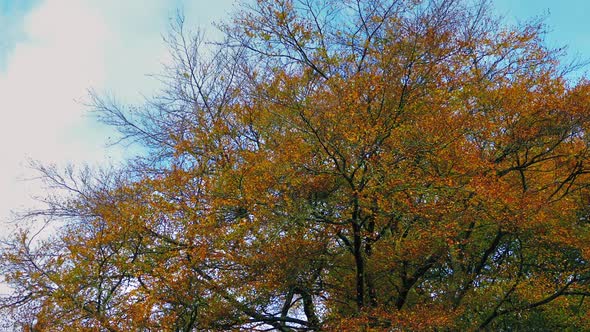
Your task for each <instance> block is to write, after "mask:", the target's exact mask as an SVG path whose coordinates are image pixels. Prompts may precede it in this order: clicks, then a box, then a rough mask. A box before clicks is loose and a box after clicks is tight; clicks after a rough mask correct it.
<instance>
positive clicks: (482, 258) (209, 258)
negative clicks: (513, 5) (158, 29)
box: [2, 0, 590, 331]
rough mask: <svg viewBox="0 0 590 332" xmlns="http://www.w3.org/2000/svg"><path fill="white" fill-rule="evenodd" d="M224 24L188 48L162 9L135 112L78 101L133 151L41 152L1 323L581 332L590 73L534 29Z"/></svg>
mask: <svg viewBox="0 0 590 332" xmlns="http://www.w3.org/2000/svg"><path fill="white" fill-rule="evenodd" d="M222 29H223V30H224V31H225V33H226V40H225V41H224V42H223V43H220V44H218V45H217V46H216V47H213V46H210V48H209V50H211V49H212V50H213V51H209V52H205V51H204V50H203V48H202V46H201V45H202V43H201V41H202V38H201V37H200V36H199V35H197V37H190V36H189V34H187V33H186V32H185V31H184V28H183V25H182V18H181V19H180V20H179V24H178V25H177V26H176V29H175V30H174V31H173V33H172V35H171V37H170V38H169V40H168V41H169V44H170V47H171V50H172V55H173V58H174V61H175V63H174V66H172V67H170V68H167V75H165V76H164V77H163V78H164V82H165V83H166V88H165V89H164V91H162V94H161V95H160V96H159V97H158V98H155V99H154V100H152V101H150V102H149V103H148V104H147V105H146V106H145V107H141V108H125V107H122V106H120V105H117V104H116V103H113V102H111V101H109V100H108V99H105V98H102V97H95V106H96V111H97V114H98V115H99V118H100V119H101V120H102V121H104V122H106V123H108V124H111V125H114V126H115V127H117V128H118V129H119V130H120V131H121V133H122V135H123V136H122V139H124V140H132V141H135V142H139V143H141V144H143V145H144V146H145V147H146V148H147V149H149V154H148V155H147V156H144V157H141V158H138V159H137V160H134V161H132V162H130V164H129V165H128V166H127V167H124V168H123V169H120V170H116V171H111V172H102V173H98V174H95V175H93V174H92V173H91V172H82V173H81V174H80V176H76V173H75V172H74V171H72V170H66V171H65V173H64V172H60V171H58V170H56V169H53V168H47V167H40V168H41V171H42V173H43V174H44V175H45V177H46V179H47V180H48V181H49V182H50V183H53V184H55V185H57V186H59V187H61V188H66V189H69V191H70V192H71V193H72V194H73V195H71V196H68V197H67V198H64V199H59V198H52V199H50V200H48V203H49V208H48V210H45V211H37V212H33V213H31V215H32V216H47V217H58V218H59V219H61V220H63V226H62V227H61V228H60V230H59V231H58V232H57V233H56V234H55V235H54V236H53V237H51V238H50V239H47V240H40V241H33V240H32V239H33V238H34V235H33V234H32V232H30V231H27V230H26V229H24V230H23V231H22V232H21V233H19V234H18V235H17V236H15V237H14V238H12V239H11V240H9V241H7V243H6V245H5V248H4V249H3V257H2V262H3V263H2V266H3V272H4V274H5V278H6V281H7V282H9V283H10V284H11V285H12V286H13V288H14V294H13V295H12V296H10V297H7V298H4V299H3V308H4V310H5V311H7V312H10V313H11V315H12V316H14V317H15V324H17V326H20V327H22V328H24V329H29V330H54V329H73V330H108V331H128V330H150V331H151V330H158V331H159V330H174V331H193V330H232V329H243V330H268V329H275V330H281V331H293V330H300V331H305V330H476V329H480V330H487V329H491V330H513V329H519V328H532V329H535V328H537V329H563V328H577V329H588V328H590V326H588V320H587V316H588V314H589V313H590V311H589V309H590V308H589V307H588V304H587V301H585V297H586V296H587V295H590V286H589V285H588V284H589V281H590V265H589V263H588V259H590V241H589V240H590V225H589V224H588V218H589V217H588V216H589V211H590V209H589V203H590V202H589V197H590V191H589V188H588V184H589V176H588V173H589V170H590V169H589V168H588V166H587V165H588V163H589V156H590V155H589V151H588V149H589V146H590V142H589V140H588V136H587V131H588V125H589V124H590V122H589V121H590V117H589V116H590V106H589V105H590V85H589V83H588V81H586V80H585V79H581V80H578V81H573V80H571V79H568V78H567V77H568V76H567V73H568V70H572V67H566V66H564V65H562V64H561V62H560V59H561V56H562V52H561V51H560V50H552V49H549V48H547V47H546V46H544V44H543V42H542V38H543V29H544V26H543V24H542V22H540V21H532V22H529V23H526V24H523V25H521V26H517V27H508V26H505V25H503V24H502V23H501V20H500V19H498V18H496V17H495V16H494V15H493V14H491V13H490V6H489V4H488V3H487V2H485V1H482V2H478V3H474V2H472V1H463V0H424V1H419V0H412V1H410V0H395V1H385V0H364V1H360V0H345V1H330V0H258V1H256V2H255V3H253V4H249V5H248V4H246V5H243V6H242V10H241V11H239V12H237V13H235V14H234V16H233V21H231V23H228V24H226V25H222ZM25 309H26V310H25ZM23 311H24V312H26V314H22V312H23ZM19 313H21V314H19Z"/></svg>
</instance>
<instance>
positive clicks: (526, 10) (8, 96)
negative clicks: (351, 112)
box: [0, 0, 590, 234]
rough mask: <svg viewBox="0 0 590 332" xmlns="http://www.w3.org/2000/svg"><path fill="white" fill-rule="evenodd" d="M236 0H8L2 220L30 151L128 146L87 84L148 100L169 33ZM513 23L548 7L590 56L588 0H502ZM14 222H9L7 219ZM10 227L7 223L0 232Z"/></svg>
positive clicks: (0, 59) (0, 103) (556, 23)
mask: <svg viewBox="0 0 590 332" xmlns="http://www.w3.org/2000/svg"><path fill="white" fill-rule="evenodd" d="M233 2H234V1H233V0H213V1H211V0H0V113H1V115H2V120H1V121H0V156H2V163H0V220H6V219H7V217H8V215H9V213H8V211H9V210H10V209H13V208H16V209H19V208H22V207H26V206H29V204H31V201H30V200H29V199H28V198H27V197H28V196H30V195H31V194H35V193H38V191H39V187H38V185H36V184H34V183H31V182H22V181H20V179H22V178H26V177H27V176H29V175H30V171H29V170H27V168H26V167H25V165H26V159H27V158H31V159H36V160H40V161H41V162H44V163H57V164H62V165H63V164H65V163H67V162H72V163H84V162H87V163H103V162H105V161H108V160H121V159H122V158H124V156H125V154H126V153H128V151H125V150H124V149H105V148H104V145H105V142H106V137H108V136H110V135H111V134H112V133H110V132H109V131H108V130H107V129H105V128H103V127H100V126H98V125H96V124H95V123H94V122H93V121H92V120H91V119H89V118H88V117H87V116H86V115H85V111H86V109H85V107H84V106H82V105H81V104H80V101H84V99H85V98H86V96H87V89H88V88H94V89H96V90H98V91H106V92H112V93H114V94H115V95H116V96H117V97H118V98H119V99H121V100H124V101H128V102H140V101H141V99H142V97H141V96H142V94H145V95H150V94H151V93H152V91H154V90H155V89H156V88H157V87H158V85H157V82H156V81H155V80H153V79H150V78H148V77H146V74H150V73H157V72H159V71H160V69H161V64H162V62H166V59H167V49H166V47H165V46H164V45H163V43H162V39H161V36H162V34H163V33H165V32H166V31H167V28H168V23H169V18H170V17H171V16H172V15H174V13H175V11H176V9H177V8H178V7H183V8H184V10H185V13H186V16H187V18H188V24H189V26H200V27H205V28H206V29H207V30H208V31H209V32H213V31H214V30H215V29H214V28H212V27H211V21H219V20H221V19H223V18H224V17H225V14H226V13H227V12H228V11H229V10H230V9H231V7H232V4H233ZM494 6H495V8H496V10H497V12H498V13H500V14H503V15H504V16H505V17H506V19H507V21H508V22H513V23H514V22H518V21H523V20H525V19H527V18H528V17H531V16H535V15H547V21H546V22H547V24H548V25H549V27H550V28H551V30H552V32H551V33H550V34H549V35H548V37H547V42H548V43H549V45H551V46H555V47H557V46H563V45H566V44H567V45H570V48H569V52H570V54H572V55H576V54H577V55H579V56H580V57H582V58H590V19H588V18H587V16H588V14H590V0H562V1H561V2H558V1H555V0H552V1H549V0H496V1H495V2H494ZM6 227H7V226H6ZM6 231H7V230H4V231H3V230H2V226H1V224H0V234H1V233H5V232H6Z"/></svg>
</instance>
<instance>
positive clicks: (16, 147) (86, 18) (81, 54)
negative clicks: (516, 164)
mask: <svg viewBox="0 0 590 332" xmlns="http://www.w3.org/2000/svg"><path fill="white" fill-rule="evenodd" d="M184 2H186V3H184ZM231 2H232V0H219V1H217V2H216V3H215V4H211V2H210V1H206V0H203V1H181V0H177V1H169V0H152V1H144V0H126V1H120V0H104V1H95V0H43V1H41V2H40V3H39V4H38V5H37V6H36V7H34V8H33V10H32V11H30V12H29V13H28V14H26V15H25V18H24V21H23V22H22V26H23V31H24V34H25V35H26V36H25V37H26V38H23V39H22V40H21V41H20V42H19V43H18V44H17V45H16V46H15V47H14V48H13V50H12V52H11V53H10V55H9V57H8V59H7V60H6V65H5V67H4V68H5V70H4V71H0V156H1V158H2V163H0V221H1V220H6V219H7V216H8V215H9V211H10V210H11V209H20V208H22V207H25V206H28V205H29V204H31V200H30V199H28V197H29V196H31V195H35V194H37V192H38V190H39V188H38V186H37V185H36V184H34V183H23V182H22V181H20V178H23V177H27V176H29V175H30V172H29V171H28V170H27V169H26V167H25V166H26V165H24V164H26V162H25V161H26V159H27V158H32V159H35V160H40V161H41V162H44V163H58V164H64V163H66V162H73V163H81V162H90V163H94V162H102V161H104V160H105V159H106V158H107V156H109V155H111V156H114V157H113V158H115V159H119V158H121V155H122V154H123V153H125V151H122V150H108V151H107V150H106V149H105V148H104V144H105V142H106V139H105V136H108V135H110V134H112V133H110V132H108V131H107V130H105V129H104V127H101V126H98V125H96V124H95V123H93V121H92V120H90V119H88V117H86V116H85V114H86V113H85V112H86V111H87V110H86V108H85V107H84V106H83V105H82V104H81V103H80V102H77V101H83V100H85V99H86V97H87V89H89V88H94V89H96V90H97V91H108V92H113V93H114V94H115V95H116V96H117V97H119V98H120V99H121V100H123V101H131V102H139V101H140V100H141V93H144V94H147V95H150V94H151V92H152V91H153V90H154V89H155V88H157V82H156V80H153V79H150V78H148V77H146V74H150V73H157V72H158V71H159V70H160V68H161V62H162V61H164V59H166V56H167V50H166V47H165V45H164V44H163V42H162V38H161V36H162V34H165V32H166V31H167V29H168V24H169V18H170V17H172V16H173V15H174V14H175V10H176V8H175V6H177V5H180V6H183V5H184V7H185V9H186V14H187V17H189V18H191V17H194V18H196V20H191V21H190V22H191V23H194V24H198V25H200V26H205V27H210V20H212V19H215V20H218V19H219V18H220V15H223V13H224V8H229V6H230V3H231ZM209 29H210V28H209ZM0 225H1V224H0ZM6 231H7V230H4V231H2V230H1V229H0V235H1V234H5V233H6Z"/></svg>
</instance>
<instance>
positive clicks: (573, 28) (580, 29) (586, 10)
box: [493, 0, 590, 74]
mask: <svg viewBox="0 0 590 332" xmlns="http://www.w3.org/2000/svg"><path fill="white" fill-rule="evenodd" d="M493 4H494V7H495V9H496V11H497V12H498V13H499V14H501V15H503V16H504V17H505V19H506V21H507V22H509V23H518V22H523V21H525V20H526V19H528V18H531V17H534V16H542V17H545V23H546V24H547V27H548V31H549V33H548V35H547V36H546V43H547V45H548V46H550V47H555V48H556V47H562V46H567V53H568V57H567V58H568V60H573V59H574V58H579V59H583V60H587V59H590V1H589V0H561V1H558V0H495V1H493ZM578 74H581V73H578Z"/></svg>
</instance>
